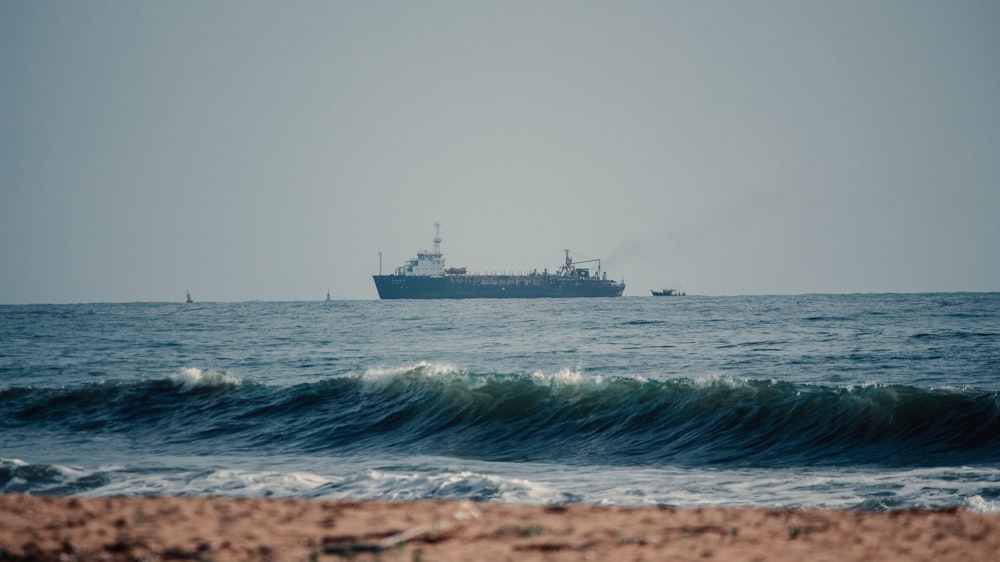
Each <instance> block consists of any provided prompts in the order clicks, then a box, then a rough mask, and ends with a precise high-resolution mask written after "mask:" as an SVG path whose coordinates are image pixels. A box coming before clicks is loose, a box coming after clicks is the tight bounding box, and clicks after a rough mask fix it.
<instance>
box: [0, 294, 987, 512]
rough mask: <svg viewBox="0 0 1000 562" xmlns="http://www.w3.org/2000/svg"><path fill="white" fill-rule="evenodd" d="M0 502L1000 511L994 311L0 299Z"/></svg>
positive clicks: (923, 302) (718, 301)
mask: <svg viewBox="0 0 1000 562" xmlns="http://www.w3.org/2000/svg"><path fill="white" fill-rule="evenodd" d="M0 459H2V460H0V491H6V492H15V491H16V492H29V493H33V494H86V495H107V494H130V495H141V494H193V495H203V494H218V495H231V496H259V495H275V496H294V497H325V498H381V499H394V500H399V499H417V498H474V499H476V500H481V501H508V502H522V503H554V502H587V503H605V504H614V505H643V504H651V503H661V504H664V503H665V504H671V505H677V506H684V507H690V506H703V505H727V506H743V505H765V506H784V507H805V506H817V507H832V508H854V509H893V508H905V507H916V506H921V507H941V506H951V505H964V506H966V507H970V508H972V509H977V510H982V511H997V509H998V505H1000V294H995V293H992V294H926V295H803V296H774V297H692V296H688V297H675V298H652V297H647V298H642V297H628V298H620V299H543V300H537V301H502V300H501V301H489V300H467V301H341V302H338V301H333V302H296V303H270V302H252V303H194V304H183V303H135V304H81V305H29V306H0Z"/></svg>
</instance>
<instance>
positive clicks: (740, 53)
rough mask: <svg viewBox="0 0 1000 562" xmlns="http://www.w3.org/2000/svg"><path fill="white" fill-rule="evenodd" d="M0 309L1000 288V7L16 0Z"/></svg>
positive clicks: (5, 101) (743, 1) (5, 55)
mask: <svg viewBox="0 0 1000 562" xmlns="http://www.w3.org/2000/svg"><path fill="white" fill-rule="evenodd" d="M0 182H2V189H0V303H30V302H95V301H161V300H174V301H180V300H182V299H183V298H184V291H185V290H188V289H189V290H190V291H191V293H192V294H193V296H194V297H195V299H196V300H205V301H210V300H218V301H241V300H255V299H261V300H309V299H321V298H323V297H324V296H325V294H326V291H327V289H329V290H330V291H331V293H332V295H333V297H334V298H344V299H372V298H377V293H376V291H375V287H374V284H373V283H372V279H371V275H372V274H374V273H377V272H378V267H379V258H378V253H379V251H381V252H382V253H383V269H384V270H385V271H386V272H388V271H390V270H392V269H393V268H395V266H397V265H399V264H400V263H401V262H402V261H403V260H405V259H407V258H410V257H412V256H413V255H414V254H415V253H416V251H418V250H422V249H427V248H429V247H430V246H431V238H432V237H433V234H434V226H433V225H434V223H435V222H441V223H442V227H441V234H442V237H443V238H444V242H443V244H442V249H443V251H444V254H445V259H446V262H447V264H448V265H449V266H467V267H469V268H470V269H472V270H475V271H501V270H503V271H511V270H513V271H523V270H531V269H543V268H546V267H547V268H549V269H550V270H551V269H554V268H555V267H556V266H558V265H559V264H560V263H561V261H562V260H563V249H564V248H569V249H570V250H571V251H572V252H573V253H574V255H575V256H577V257H580V258H582V257H590V258H602V260H603V262H602V264H603V267H604V270H605V271H607V272H608V274H609V277H612V278H616V279H622V278H624V280H625V281H626V283H627V285H628V287H627V289H626V291H625V294H626V295H643V294H648V291H649V289H651V288H660V287H671V286H676V285H683V286H684V288H685V289H686V290H687V291H688V292H689V293H692V294H694V293H697V294H710V295H720V294H721V295H734V294H772V293H808V292H835V293H842V292H886V291H889V292H893V291H900V292H910V291H961V290H970V291H996V290H1000V250H998V244H1000V2H996V1H991V0H981V1H980V0H975V1H973V0H940V1H935V2H925V1H920V0H899V1H890V0H858V1H839V0H838V1H836V2H831V1H827V0H823V1H809V0H787V1H777V0H775V1H750V0H733V1H708V2H704V1H696V0H691V1H684V2H671V1H667V0H657V1H650V2H637V1H625V2H608V1H601V2H587V1H581V0H573V1H544V0H543V1H538V0H531V1H525V2H516V1H514V2H509V1H504V2H486V1H472V2H469V1H467V0H461V1H454V2H442V1H433V0H431V1H426V2H410V1H398V2H378V1H375V2H371V1H364V2H335V1H313V2H303V1H287V2H285V1H283V2H271V1H268V2H250V1H246V0H232V1H222V0H213V1H210V2H203V1H200V0H199V1H193V0H191V1H169V2H167V1H132V0H117V1H101V0H88V1H86V2H62V1H59V2H56V1H44V0H43V1H39V0H25V1H21V0H5V1H4V2H2V3H0Z"/></svg>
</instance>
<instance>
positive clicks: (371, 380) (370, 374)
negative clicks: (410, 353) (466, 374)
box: [361, 361, 459, 388]
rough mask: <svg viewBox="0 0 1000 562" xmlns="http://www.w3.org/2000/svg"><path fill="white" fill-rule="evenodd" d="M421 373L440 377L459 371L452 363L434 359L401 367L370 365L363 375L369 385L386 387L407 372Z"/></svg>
mask: <svg viewBox="0 0 1000 562" xmlns="http://www.w3.org/2000/svg"><path fill="white" fill-rule="evenodd" d="M414 372H416V373H419V374H422V375H424V376H426V377H440V376H445V375H451V374H455V373H458V372H459V370H458V368H457V367H455V366H454V365H452V364H450V363H435V362H432V361H419V362H417V363H412V364H410V365H403V366H400V367H370V368H368V369H367V370H366V371H365V374H364V375H363V376H362V377H361V378H362V380H364V381H365V383H367V384H368V385H371V386H372V387H375V388H384V387H385V386H386V385H388V384H390V383H391V382H393V381H394V380H396V379H397V378H398V377H399V376H400V375H405V374H407V373H414Z"/></svg>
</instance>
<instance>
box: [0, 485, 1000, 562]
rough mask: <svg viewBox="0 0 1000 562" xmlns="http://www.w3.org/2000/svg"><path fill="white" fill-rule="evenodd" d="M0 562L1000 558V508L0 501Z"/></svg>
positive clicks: (132, 499)
mask: <svg viewBox="0 0 1000 562" xmlns="http://www.w3.org/2000/svg"><path fill="white" fill-rule="evenodd" d="M0 548H2V549H3V552H0V560H59V561H67V562H68V561H73V560H100V561H118V560H148V561H156V560H206V561H207V560H211V561H215V562H223V561H229V560H247V561H251V562H267V561H269V560H274V561H296V562H313V561H321V560H323V561H330V562H333V561H338V560H346V559H351V560H356V561H368V560H373V561H375V560H378V561H384V562H391V561H400V562H413V561H420V562H436V561H439V560H440V561H454V562H458V561H476V560H484V561H490V560H512V561H514V560H516V561H530V560H614V561H619V560H769V561H771V560H775V561H780V560H794V561H796V562H798V561H804V560H809V561H814V560H830V561H836V562H847V561H850V560H935V561H940V560H960V561H962V562H973V561H978V560H984V561H985V560H991V561H995V560H1000V516H996V515H985V514H980V513H971V512H968V511H965V510H962V509H952V510H946V511H919V510H907V511H897V512H889V513H864V512H857V511H822V510H801V511H799V510H783V509H718V508H710V509H676V510H675V509H663V508H656V507H650V508H635V509H625V508H609V507H594V506H586V505H570V506H566V507H562V506H559V507H551V506H550V507H545V506H514V505H506V504H476V503H472V502H467V501H463V502H448V501H420V502H412V503H389V502H345V501H319V500H305V499H290V500H273V499H231V498H230V499H226V498H216V497H186V498H180V497H155V498H135V497H109V498H77V497H32V496H24V495H16V494H11V495H0Z"/></svg>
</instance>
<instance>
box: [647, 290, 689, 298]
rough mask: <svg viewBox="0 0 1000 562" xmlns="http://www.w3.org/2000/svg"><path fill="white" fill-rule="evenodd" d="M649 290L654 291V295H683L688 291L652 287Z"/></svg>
mask: <svg viewBox="0 0 1000 562" xmlns="http://www.w3.org/2000/svg"><path fill="white" fill-rule="evenodd" d="M649 292H651V293H653V296H654V297H683V296H684V295H686V294H687V293H685V292H684V291H682V290H680V289H660V290H659V291H657V290H656V289H651V290H650V291H649Z"/></svg>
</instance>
